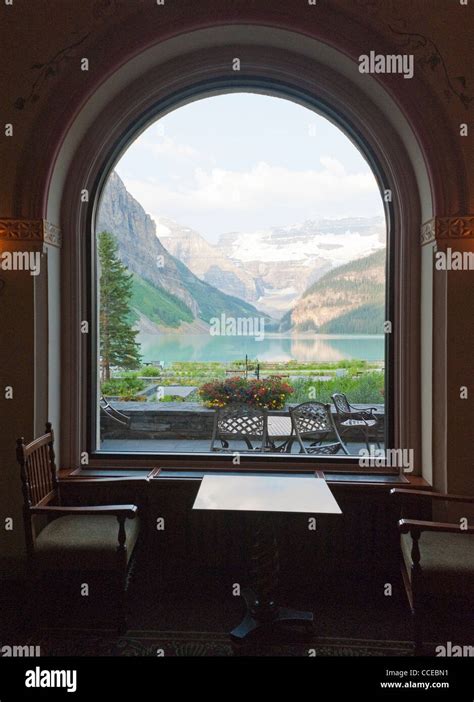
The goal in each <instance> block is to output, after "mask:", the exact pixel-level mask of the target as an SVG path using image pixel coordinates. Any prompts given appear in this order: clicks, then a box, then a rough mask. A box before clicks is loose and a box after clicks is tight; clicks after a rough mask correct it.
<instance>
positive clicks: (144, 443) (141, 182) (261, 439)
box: [91, 91, 391, 470]
mask: <svg viewBox="0 0 474 702" xmlns="http://www.w3.org/2000/svg"><path fill="white" fill-rule="evenodd" d="M284 97H286V96H284ZM310 107H313V106H311V105H309V104H308V105H304V104H301V102H300V104H298V102H296V101H293V100H291V99H283V97H282V96H276V95H271V94H268V95H265V94H257V93H255V92H243V91H242V92H233V93H227V94H220V95H214V96H210V97H209V96H207V97H203V99H200V100H193V101H191V102H188V103H187V104H185V105H183V106H180V107H177V108H176V109H174V110H172V111H169V112H168V113H167V114H166V115H164V116H162V117H160V118H159V119H158V120H156V121H152V122H151V124H149V125H148V126H147V127H146V128H145V129H143V128H142V130H141V133H140V135H139V136H138V138H136V139H135V140H134V141H132V142H131V143H130V144H129V145H128V146H127V147H126V148H125V149H122V152H121V155H120V157H119V158H118V159H117V160H116V162H115V165H114V167H113V169H112V170H111V171H110V172H109V173H108V175H107V177H106V178H103V185H102V189H101V192H100V200H99V204H98V207H97V208H96V216H95V222H94V225H95V230H94V240H95V247H94V252H95V255H94V256H93V260H92V265H93V268H94V271H93V272H94V275H93V279H94V280H95V281H96V284H95V286H94V295H93V299H94V304H95V307H96V318H97V327H96V332H97V333H96V334H95V335H92V339H93V341H92V344H93V348H92V355H91V358H92V366H93V369H92V370H93V372H92V373H91V378H92V379H93V382H92V385H93V388H92V398H93V400H92V405H91V406H92V412H91V421H92V425H93V431H92V437H93V439H95V444H96V445H95V448H96V449H97V450H98V451H99V452H105V453H106V454H118V455H122V454H129V453H133V454H136V455H137V454H142V455H143V454H147V455H150V454H159V455H176V454H178V455H181V454H186V455H191V456H193V455H194V456H202V455H204V456H205V455H209V452H212V453H213V454H214V455H216V456H220V457H222V459H223V460H225V457H226V456H227V460H228V454H229V453H230V454H232V455H233V456H234V457H235V456H238V460H234V463H233V465H234V466H237V467H238V466H239V465H240V464H241V462H244V463H245V461H246V460H248V459H249V458H252V460H255V459H265V458H267V457H268V456H269V455H272V456H274V457H275V458H279V459H282V460H286V461H289V462H291V461H295V460H297V461H298V462H301V461H312V462H314V461H315V460H324V461H326V462H327V461H328V460H334V461H335V462H336V464H337V465H340V464H341V463H342V464H343V465H344V466H345V467H346V468H352V469H354V467H355V468H356V469H360V468H365V467H367V469H368V470H373V469H377V468H379V467H380V466H381V465H382V461H380V460H377V457H378V455H379V452H380V451H381V450H383V449H384V448H386V447H387V446H388V445H389V444H390V432H389V431H388V430H389V427H390V422H391V417H390V413H389V411H388V408H389V403H388V402H386V400H387V399H388V397H387V391H388V388H389V383H388V382H386V372H385V371H386V370H388V369H389V366H390V345H389V344H387V343H386V338H387V331H388V332H390V329H388V327H387V324H388V325H390V314H389V288H388V286H387V284H386V283H387V279H386V272H387V270H388V268H387V236H388V227H387V222H386V215H387V214H388V216H389V217H390V208H389V203H390V202H391V194H390V192H389V191H385V190H384V189H383V187H382V183H381V182H380V174H378V173H377V175H375V174H374V172H373V170H372V168H371V165H369V163H368V161H367V160H366V157H365V155H363V154H362V153H361V150H360V149H359V148H357V147H356V146H355V144H354V143H353V141H351V140H350V139H349V138H348V136H347V135H346V134H345V133H344V132H343V131H342V130H341V129H340V128H339V127H338V126H336V125H335V124H334V123H333V122H332V121H330V119H328V118H327V116H323V115H322V114H318V113H317V112H316V111H314V109H310ZM381 191H382V192H381ZM387 375H388V373H387ZM295 407H298V409H297V410H295V411H292V410H293V409H294V408H295ZM367 454H370V455H369V456H368V455H367Z"/></svg>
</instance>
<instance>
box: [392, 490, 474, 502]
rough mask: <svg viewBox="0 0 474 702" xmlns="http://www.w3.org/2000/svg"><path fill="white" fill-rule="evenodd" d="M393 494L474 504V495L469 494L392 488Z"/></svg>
mask: <svg viewBox="0 0 474 702" xmlns="http://www.w3.org/2000/svg"><path fill="white" fill-rule="evenodd" d="M390 494H391V495H414V496H415V497H430V498H431V499H432V500H447V501H448V502H468V503H471V504H474V497H471V496H469V495H449V494H444V493H442V492H430V491H428V490H408V489H407V488H392V489H391V490H390Z"/></svg>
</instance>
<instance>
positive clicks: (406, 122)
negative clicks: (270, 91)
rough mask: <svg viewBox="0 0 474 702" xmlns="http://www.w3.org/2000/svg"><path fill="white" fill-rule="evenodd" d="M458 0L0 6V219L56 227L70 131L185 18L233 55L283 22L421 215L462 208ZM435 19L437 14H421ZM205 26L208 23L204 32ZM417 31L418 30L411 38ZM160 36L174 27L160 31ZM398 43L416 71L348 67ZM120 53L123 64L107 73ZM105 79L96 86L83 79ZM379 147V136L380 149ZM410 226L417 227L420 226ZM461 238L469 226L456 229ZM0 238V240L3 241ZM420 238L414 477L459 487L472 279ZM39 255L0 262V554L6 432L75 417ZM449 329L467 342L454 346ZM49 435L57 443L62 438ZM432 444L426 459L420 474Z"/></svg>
mask: <svg viewBox="0 0 474 702" xmlns="http://www.w3.org/2000/svg"><path fill="white" fill-rule="evenodd" d="M471 11H472V3H470V6H469V7H468V8H465V7H461V6H460V5H457V4H456V3H453V5H452V6H451V5H450V7H449V8H448V6H447V4H446V3H444V2H439V3H433V6H432V8H431V10H430V13H429V16H428V15H427V13H426V11H425V9H424V6H423V4H422V3H418V4H417V3H413V2H412V0H401V1H400V2H398V3H397V7H396V12H395V10H394V8H393V6H392V3H387V2H385V0H370V2H369V0H360V1H358V2H357V3H354V2H352V1H351V2H349V0H337V1H335V2H334V3H332V4H331V7H328V8H325V9H324V10H322V9H321V7H319V8H316V7H311V8H310V7H309V6H305V4H304V3H301V4H300V5H298V6H293V5H292V4H291V3H287V2H285V1H283V0H282V1H281V2H279V1H275V2H273V3H271V6H269V4H268V3H263V4H262V3H259V2H253V1H252V2H250V0H239V2H236V3H231V4H228V3H222V5H220V6H219V7H215V2H211V0H203V1H202V2H201V3H193V4H192V7H189V8H187V9H186V11H185V10H183V8H182V7H181V4H180V3H177V4H173V3H168V4H167V5H166V10H165V11H164V13H165V14H164V13H163V12H162V10H161V9H159V10H157V8H153V10H152V9H151V8H150V7H149V3H148V2H144V1H143V0H136V2H134V3H115V2H112V3H108V4H104V3H103V2H101V1H100V0H82V1H81V3H76V2H75V0H74V2H72V0H71V1H69V0H67V1H63V0H36V1H35V8H34V11H32V9H31V5H30V3H26V2H25V3H23V2H15V5H14V6H13V7H6V6H5V7H4V6H0V13H1V17H0V26H1V27H2V50H3V53H4V56H5V66H4V68H5V70H4V71H3V72H2V73H1V74H0V91H1V94H2V103H3V105H4V108H3V109H2V122H3V121H4V122H5V123H8V124H12V125H13V137H10V138H7V137H4V136H3V133H2V132H0V133H2V137H1V138H2V169H1V170H0V217H4V218H7V217H13V218H45V219H48V220H49V221H50V222H52V223H53V224H59V222H60V219H61V204H62V192H63V186H64V183H65V179H66V178H67V173H68V168H69V166H70V164H71V159H72V158H73V155H74V153H75V151H76V149H77V147H78V145H79V143H80V139H81V135H83V134H84V133H85V130H87V128H88V127H91V126H93V125H94V115H96V114H97V113H98V112H100V110H101V109H102V108H103V107H104V104H105V103H104V101H107V100H108V99H110V97H111V95H112V94H113V93H115V94H118V93H119V92H120V91H121V90H122V89H123V88H124V86H125V85H127V84H129V85H132V86H133V80H134V79H135V78H136V76H137V75H139V73H140V71H141V70H142V69H143V66H144V63H143V62H145V63H146V62H147V61H148V62H149V61H150V60H151V61H155V62H156V60H157V57H159V58H160V60H164V58H168V59H169V58H171V56H172V55H173V53H172V52H173V51H174V52H176V51H178V52H179V50H180V46H182V43H181V42H182V35H183V33H184V32H186V31H189V32H191V31H192V30H196V29H198V28H199V29H202V30H203V32H201V33H200V34H199V36H200V39H199V40H198V32H196V34H195V39H196V41H207V42H209V40H211V41H214V42H217V43H223V44H225V43H226V42H228V41H229V38H232V41H233V42H235V43H238V44H240V45H241V48H242V51H243V52H244V53H245V44H246V43H247V44H248V43H252V42H255V41H256V42H257V43H262V42H263V44H265V42H267V45H268V46H269V47H270V46H272V45H273V46H275V47H279V48H282V47H283V46H284V47H286V48H287V43H286V41H287V38H286V39H285V37H284V34H285V30H289V31H291V32H292V42H293V45H294V48H296V49H297V51H298V52H299V53H301V54H303V55H305V54H306V55H308V56H312V57H313V58H315V59H317V60H319V61H328V62H330V63H331V65H333V66H337V70H338V71H340V72H341V74H343V75H345V76H346V77H350V79H351V80H353V81H354V82H355V83H356V84H357V85H359V86H361V87H363V88H364V89H365V90H368V91H369V92H370V95H371V99H372V100H373V101H374V102H375V103H376V104H377V105H378V107H379V109H380V110H382V111H383V112H384V114H385V116H386V119H387V121H388V122H389V123H391V124H393V126H394V127H395V128H396V130H397V133H398V134H399V136H400V138H401V140H402V141H403V143H404V145H405V148H406V150H407V152H408V153H410V156H411V161H412V166H413V168H414V170H415V173H416V175H417V183H418V191H419V199H420V206H421V210H422V219H423V220H424V221H427V220H428V219H430V218H431V217H432V216H434V215H438V216H445V217H449V216H454V215H456V214H457V215H468V214H469V213H472V212H473V211H474V201H473V196H474V187H473V186H474V172H473V170H472V168H469V165H470V164H472V162H473V156H474V152H473V144H472V137H471V138H463V137H460V135H459V125H460V124H461V123H464V122H467V121H468V115H469V114H470V113H469V109H472V100H473V98H472V95H471V94H470V92H469V80H467V83H466V81H465V85H464V86H463V84H462V81H461V80H460V79H459V78H458V77H460V78H462V77H463V76H464V77H465V78H466V75H465V74H466V65H465V64H466V62H465V47H466V46H468V45H469V39H470V37H469V34H468V29H469V23H468V21H466V17H467V15H466V14H465V13H467V12H471ZM160 12H161V14H159V13H160ZM309 12H311V13H312V14H311V15H310V14H308V13H309ZM316 12H318V15H317V18H316V17H315V13H316ZM434 16H435V17H436V19H437V21H436V22H435V21H434V20H433V21H432V18H433V17H434ZM226 24H227V25H229V26H227V27H225V26H224V25H226ZM238 25H241V26H240V27H239V26H238ZM216 26H220V30H219V32H217V30H216ZM206 27H208V28H209V29H208V30H206V29H205V28H206ZM53 30H54V31H53ZM206 31H207V39H206V38H205V37H206ZM417 36H418V37H420V36H421V37H424V38H425V39H426V41H424V42H418V43H417V42H416V41H415V39H416V37H417ZM172 37H177V38H176V39H175V41H174V43H173V42H172ZM316 40H317V41H316ZM279 42H280V43H279ZM204 45H205V44H204ZM19 46H21V51H18V47H19ZM198 46H199V45H198V44H196V47H195V48H198ZM336 46H337V47H338V49H340V51H336ZM401 46H406V47H408V50H412V51H413V52H414V54H415V60H416V66H417V74H416V79H415V80H413V81H405V80H403V79H402V78H401V77H395V76H376V77H374V76H363V75H362V74H360V73H359V72H358V71H357V67H356V66H357V64H356V61H357V57H358V55H359V54H360V53H361V52H363V53H366V52H367V51H368V50H369V49H370V48H374V49H379V50H383V49H384V48H388V49H389V51H387V53H394V49H395V50H396V49H397V47H398V48H400V47H401ZM166 52H171V53H168V54H166ZM395 53H396V51H395ZM84 56H86V57H88V58H89V60H90V69H89V71H88V72H87V73H85V72H82V71H81V70H80V60H81V58H82V57H84ZM127 60H128V61H129V62H128V63H127ZM35 66H36V68H35ZM120 66H123V70H122V71H117V69H118V68H119V67H120ZM467 78H469V76H467ZM105 81H108V84H107V85H108V89H109V92H104V91H102V92H101V91H100V90H98V87H99V86H100V85H102V84H104V83H105ZM110 91H111V92H110ZM66 98H67V99H66ZM79 115H80V117H79V118H78V116H79ZM471 121H472V120H471ZM384 148H385V144H384V143H380V144H379V149H380V151H381V152H383V150H384ZM427 163H428V165H429V166H430V168H431V177H432V181H431V183H430V181H429V178H428V176H427V169H426V165H427ZM51 176H53V179H52V180H51ZM469 195H470V201H469ZM411 235H412V236H413V237H416V238H418V236H419V232H418V231H417V230H415V231H413V232H411ZM473 236H474V232H473V231H472V227H471V231H470V233H468V236H467V238H471V239H472V237H473ZM0 239H1V237H0ZM0 244H1V246H2V247H8V246H11V245H12V244H11V243H10V242H8V241H3V240H2V241H0ZM424 248H425V249H426V251H423V253H422V274H421V281H422V283H421V284H422V292H421V297H422V305H423V310H422V311H423V314H422V321H421V324H422V327H421V330H422V347H421V350H420V353H421V357H422V378H421V382H422V387H423V405H422V426H423V433H422V442H423V452H422V463H423V474H424V476H425V477H426V478H427V479H431V477H432V478H433V480H435V484H436V485H437V486H439V487H442V486H444V485H446V486H447V487H449V488H450V489H456V491H457V492H468V491H469V490H471V492H472V470H471V468H470V460H469V454H468V449H469V447H470V446H471V444H472V441H471V436H472V426H473V424H472V418H473V417H472V398H470V400H468V401H460V400H459V399H458V398H459V386H460V385H461V384H468V382H469V381H468V380H466V378H469V371H470V366H471V357H472V340H473V324H474V320H473V319H472V316H471V317H469V316H468V315H467V314H464V313H461V311H462V310H467V309H468V304H469V302H472V286H471V284H470V280H471V279H470V274H469V272H466V273H460V272H452V273H451V274H450V275H449V276H445V279H444V280H443V281H442V282H441V279H440V278H438V279H437V281H436V280H434V279H433V277H432V270H431V271H430V263H429V258H430V255H429V253H428V248H427V247H424ZM47 255H48V264H47V267H46V266H45V267H44V268H45V272H46V270H47V279H46V280H45V279H42V280H41V281H38V282H36V281H35V279H33V277H31V276H29V275H27V274H25V273H24V272H18V273H5V272H3V271H2V272H1V275H0V278H2V279H5V281H6V285H5V287H4V289H3V290H2V291H0V305H1V311H2V326H3V329H4V330H8V335H7V342H6V343H2V345H1V347H0V373H1V378H2V385H1V388H3V387H4V386H5V385H7V384H13V385H14V388H15V393H14V399H13V400H8V401H5V400H3V399H2V400H1V402H0V413H1V415H2V427H3V431H2V434H1V436H0V468H1V470H0V485H1V487H2V489H1V495H0V556H3V557H7V558H15V559H18V557H20V556H21V553H22V549H23V537H22V530H20V527H19V525H20V521H21V493H20V488H19V480H18V471H17V467H16V464H15V455H14V446H15V439H16V438H17V436H19V435H21V434H23V435H24V436H25V437H26V438H27V439H29V438H31V437H32V436H34V435H35V433H36V432H37V431H38V430H39V426H40V425H41V424H42V422H43V420H44V415H45V411H46V410H45V402H47V407H46V408H47V414H48V417H49V419H51V420H52V421H53V422H54V424H55V426H56V428H57V431H58V430H59V426H60V424H62V425H63V430H64V433H65V434H66V435H68V434H69V433H70V432H71V431H73V429H74V427H73V425H72V424H70V425H67V424H66V425H65V424H64V422H62V421H61V422H60V419H62V414H63V413H62V410H61V405H60V402H61V393H62V400H63V402H64V401H65V399H66V401H69V396H68V392H69V391H68V388H64V384H61V363H62V372H65V373H68V372H69V371H70V370H71V369H70V368H68V366H67V363H68V362H67V360H66V362H65V360H64V355H61V349H62V347H64V344H65V343H67V341H68V339H65V338H64V333H63V331H62V330H61V327H60V307H61V306H64V305H67V304H74V301H73V300H72V299H71V293H72V291H73V289H74V286H73V281H70V280H65V278H64V276H63V278H62V282H61V283H60V274H61V271H60V266H61V264H60V262H61V261H62V262H64V258H65V255H66V254H65V252H64V250H63V251H61V250H60V249H59V248H57V247H48V253H47ZM415 274H416V271H415ZM35 286H37V290H36V292H35ZM433 294H434V298H433V299H434V303H433V304H432V303H431V300H432V296H433ZM45 295H46V296H47V299H48V312H47V314H45V313H44V311H43V312H41V311H40V309H38V305H40V307H41V306H42V305H44V300H45ZM438 302H439V304H438ZM35 306H36V309H37V312H38V314H37V315H36V317H35ZM460 339H463V340H464V339H465V340H466V343H464V342H463V343H462V344H460V343H459V340H460ZM45 340H46V341H45ZM433 344H434V346H433ZM433 348H434V355H433ZM35 351H37V352H38V355H37V357H35ZM60 359H62V360H61V363H60ZM432 359H433V363H432ZM431 375H434V376H435V377H436V378H442V377H445V379H446V380H445V385H444V386H443V385H442V386H441V389H440V386H439V385H436V381H435V384H434V385H433V398H432V402H431V401H430V398H431V395H430V376H431ZM10 379H12V380H11V381H10ZM440 382H441V383H442V382H444V381H440ZM1 388H0V389H1ZM35 388H36V392H35ZM443 388H444V389H443ZM470 389H471V391H472V387H471V388H470ZM443 392H445V395H447V397H448V399H449V400H450V402H451V401H452V403H453V404H450V405H449V406H448V407H447V406H446V404H445V403H443ZM45 393H46V394H47V400H46V399H45ZM471 394H472V392H471ZM460 402H461V404H460ZM452 408H454V410H453V409H452ZM62 439H63V440H62V442H61V443H62V444H63V446H64V439H65V437H64V436H63V437H62ZM58 446H59V444H58ZM431 446H433V452H434V453H435V454H436V460H437V462H436V463H435V465H434V473H433V472H432V460H431V451H430V447H431ZM10 513H13V516H14V518H15V529H14V531H13V532H5V530H4V529H2V528H1V525H2V523H3V520H4V518H5V516H9V515H10Z"/></svg>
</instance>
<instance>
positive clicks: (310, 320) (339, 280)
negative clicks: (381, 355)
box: [279, 249, 386, 334]
mask: <svg viewBox="0 0 474 702" xmlns="http://www.w3.org/2000/svg"><path fill="white" fill-rule="evenodd" d="M385 255H386V252H385V249H383V250H380V251H376V252H375V253H373V254H370V255H369V256H365V257H364V258H359V259H357V260H355V261H351V262H350V263H347V264H345V265H343V266H339V267H338V268H335V269H334V270H332V271H330V272H329V273H326V274H325V275H324V276H323V277H322V278H320V279H319V280H318V281H317V282H316V283H314V284H313V285H311V286H310V287H309V288H308V289H307V290H306V292H305V293H304V294H303V295H302V297H301V298H300V299H299V300H298V302H297V303H296V305H295V306H294V307H293V309H292V310H291V311H289V312H287V313H286V314H285V315H284V316H283V317H282V319H281V322H280V327H279V330H280V331H281V332H285V331H289V330H291V331H300V332H303V331H315V332H318V333H321V334H344V333H345V334H382V333H383V322H384V319H385Z"/></svg>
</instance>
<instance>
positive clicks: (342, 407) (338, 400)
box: [332, 392, 351, 415]
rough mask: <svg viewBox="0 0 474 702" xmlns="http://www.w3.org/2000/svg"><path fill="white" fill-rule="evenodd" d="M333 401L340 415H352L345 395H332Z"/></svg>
mask: <svg viewBox="0 0 474 702" xmlns="http://www.w3.org/2000/svg"><path fill="white" fill-rule="evenodd" d="M332 399H333V402H334V405H335V407H336V412H337V413H338V415H341V414H342V415H345V414H350V413H351V407H350V405H349V402H348V400H347V397H346V396H345V395H344V393H342V392H336V393H334V395H332Z"/></svg>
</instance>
